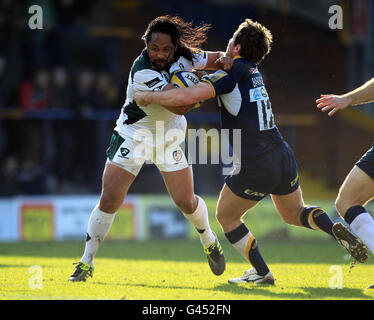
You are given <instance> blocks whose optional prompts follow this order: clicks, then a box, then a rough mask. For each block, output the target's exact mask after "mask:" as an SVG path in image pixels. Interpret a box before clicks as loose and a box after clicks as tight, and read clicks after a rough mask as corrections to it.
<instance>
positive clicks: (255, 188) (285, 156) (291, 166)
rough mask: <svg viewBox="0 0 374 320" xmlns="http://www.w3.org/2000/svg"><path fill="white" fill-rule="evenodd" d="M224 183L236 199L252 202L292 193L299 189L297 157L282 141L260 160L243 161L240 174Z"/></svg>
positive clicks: (228, 177) (252, 158)
mask: <svg viewBox="0 0 374 320" xmlns="http://www.w3.org/2000/svg"><path fill="white" fill-rule="evenodd" d="M225 182H226V184H227V186H228V187H229V188H230V190H231V191H232V192H233V193H234V194H235V195H237V196H239V197H241V198H244V199H249V200H253V201H260V200H261V199H263V198H264V197H266V196H267V195H268V194H274V195H286V194H289V193H292V192H293V191H295V190H296V189H297V188H298V187H299V176H298V171H297V163H296V160H295V156H294V153H293V151H292V149H291V148H290V146H289V145H288V144H287V142H285V141H282V142H281V143H277V144H275V145H274V146H272V147H271V148H270V149H269V150H268V151H267V152H266V153H264V154H262V155H260V156H258V157H250V158H247V159H246V158H245V157H242V161H241V170H240V172H239V173H238V174H236V175H232V176H227V177H226V179H225Z"/></svg>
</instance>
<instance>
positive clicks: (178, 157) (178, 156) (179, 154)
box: [173, 150, 182, 162]
mask: <svg viewBox="0 0 374 320" xmlns="http://www.w3.org/2000/svg"><path fill="white" fill-rule="evenodd" d="M173 158H174V160H175V161H177V162H178V161H180V160H181V159H182V151H180V150H175V151H174V152H173Z"/></svg>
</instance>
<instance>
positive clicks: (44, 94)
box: [19, 69, 50, 111]
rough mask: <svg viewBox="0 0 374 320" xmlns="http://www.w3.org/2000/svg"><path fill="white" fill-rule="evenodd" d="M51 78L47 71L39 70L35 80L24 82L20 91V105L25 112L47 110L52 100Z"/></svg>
mask: <svg viewBox="0 0 374 320" xmlns="http://www.w3.org/2000/svg"><path fill="white" fill-rule="evenodd" d="M49 87H50V78H49V73H48V71H47V70H45V69H42V70H38V71H37V72H36V74H35V76H34V80H33V81H32V82H31V81H24V82H23V83H22V84H21V86H20V89H19V105H20V107H21V109H23V110H25V111H30V110H41V109H45V108H47V106H48V104H49V98H50V88H49Z"/></svg>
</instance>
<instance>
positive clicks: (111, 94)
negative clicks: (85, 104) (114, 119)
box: [94, 72, 118, 110]
mask: <svg viewBox="0 0 374 320" xmlns="http://www.w3.org/2000/svg"><path fill="white" fill-rule="evenodd" d="M94 94H95V99H94V107H95V109H96V110H103V109H113V108H115V107H116V104H117V100H118V99H117V98H118V90H117V88H116V87H115V86H114V84H113V81H112V79H111V77H110V75H109V74H107V73H106V72H101V73H99V74H98V76H97V78H96V82H95V92H94Z"/></svg>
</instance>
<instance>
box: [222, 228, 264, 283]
mask: <svg viewBox="0 0 374 320" xmlns="http://www.w3.org/2000/svg"><path fill="white" fill-rule="evenodd" d="M225 236H226V238H227V240H229V241H230V243H231V244H232V245H233V246H234V247H235V248H236V249H237V250H238V251H239V252H240V253H241V255H242V256H243V257H245V258H246V259H247V260H248V261H249V263H250V264H251V265H252V266H253V267H254V268H255V269H256V271H257V273H258V274H259V275H260V276H264V275H266V274H267V273H268V272H269V271H270V270H269V268H268V266H267V265H266V262H265V260H264V258H263V257H262V255H261V253H260V250H259V248H258V245H257V241H256V239H255V237H254V236H253V235H252V233H251V232H250V231H249V230H248V228H247V227H246V226H245V224H244V223H242V224H241V225H240V226H239V227H237V228H236V229H234V230H232V231H230V232H227V233H225Z"/></svg>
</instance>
